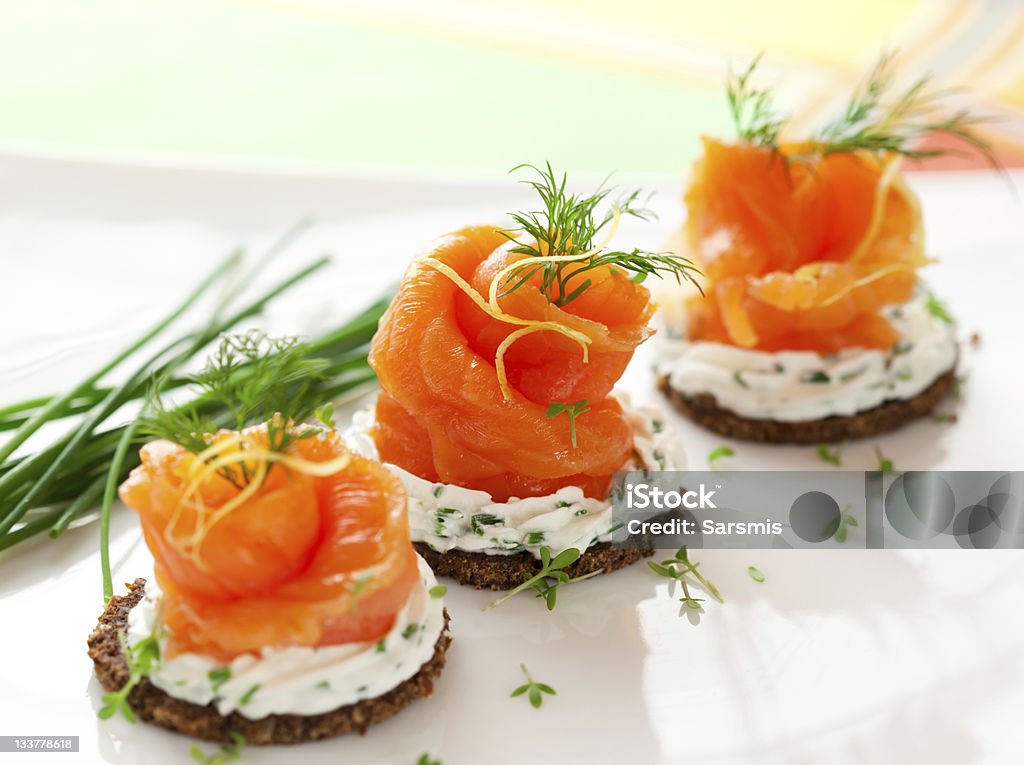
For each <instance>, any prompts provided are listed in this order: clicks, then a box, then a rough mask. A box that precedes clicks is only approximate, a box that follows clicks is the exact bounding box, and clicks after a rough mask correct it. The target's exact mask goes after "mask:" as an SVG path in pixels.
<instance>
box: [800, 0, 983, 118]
mask: <svg viewBox="0 0 1024 765" xmlns="http://www.w3.org/2000/svg"><path fill="white" fill-rule="evenodd" d="M976 12H978V5H977V3H974V2H960V1H958V0H952V1H950V2H934V1H932V2H924V3H919V5H918V8H917V9H916V12H915V13H913V14H912V16H911V17H910V18H908V19H907V20H906V24H905V26H904V29H903V30H902V33H901V34H896V35H892V36H891V37H888V38H886V37H884V36H881V35H877V36H876V37H875V39H874V40H872V41H871V42H870V44H869V45H867V46H866V47H865V48H864V49H863V50H861V51H860V52H859V53H858V54H856V55H855V56H853V57H851V60H850V61H848V62H847V64H846V66H844V67H843V69H842V70H840V71H837V72H836V73H835V74H834V76H833V77H831V78H829V80H828V82H827V83H823V85H822V87H821V88H820V89H819V90H818V91H817V92H816V93H815V94H814V95H813V96H811V97H810V98H809V99H808V100H807V102H806V103H805V105H804V106H803V107H802V108H801V109H799V110H798V111H797V112H795V113H794V114H793V118H792V119H791V121H790V129H791V130H792V131H793V133H794V134H795V135H803V134H806V133H807V132H808V131H809V130H813V129H814V128H815V127H817V126H818V125H820V124H821V123H822V122H823V121H825V120H827V119H828V118H829V117H830V116H831V113H832V112H833V111H834V109H835V107H836V105H837V103H839V102H843V101H845V100H846V98H847V97H848V94H849V93H851V92H852V91H853V89H854V88H855V87H856V86H857V83H859V82H861V81H862V80H863V79H864V76H865V75H866V73H867V72H866V69H867V67H870V66H871V65H872V64H873V63H874V61H875V60H876V59H877V58H878V56H879V54H880V53H881V51H882V50H883V49H889V50H897V51H898V54H899V65H900V69H902V70H904V71H910V72H918V73H920V72H924V71H927V69H928V64H929V62H930V61H932V60H933V59H934V58H935V57H936V56H937V55H939V53H940V52H941V48H942V46H943V44H945V43H946V42H947V41H948V40H949V38H950V36H951V33H952V32H954V31H955V30H956V29H957V28H959V27H961V26H963V25H964V24H965V23H966V22H967V21H968V20H969V17H970V15H971V14H973V13H976Z"/></svg>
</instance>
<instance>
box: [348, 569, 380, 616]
mask: <svg viewBox="0 0 1024 765" xmlns="http://www.w3.org/2000/svg"><path fill="white" fill-rule="evenodd" d="M371 581H373V575H372V574H366V575H364V576H361V577H359V579H357V580H356V581H354V582H349V583H348V584H346V585H345V588H346V589H347V590H348V593H349V595H351V596H352V604H351V605H350V606H349V609H350V611H351V612H352V613H353V614H354V613H356V612H358V611H359V599H360V598H361V597H362V596H363V590H365V589H366V585H368V584H369V583H370V582H371Z"/></svg>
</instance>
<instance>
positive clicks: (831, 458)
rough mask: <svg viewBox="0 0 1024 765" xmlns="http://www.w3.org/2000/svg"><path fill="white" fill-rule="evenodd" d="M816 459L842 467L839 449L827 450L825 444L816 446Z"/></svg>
mask: <svg viewBox="0 0 1024 765" xmlns="http://www.w3.org/2000/svg"><path fill="white" fill-rule="evenodd" d="M818 459H820V460H822V461H823V462H828V463H829V464H831V465H835V466H836V467H839V466H840V465H842V457H841V455H840V453H839V448H838V447H837V448H835V449H829V448H828V446H827V445H826V444H818Z"/></svg>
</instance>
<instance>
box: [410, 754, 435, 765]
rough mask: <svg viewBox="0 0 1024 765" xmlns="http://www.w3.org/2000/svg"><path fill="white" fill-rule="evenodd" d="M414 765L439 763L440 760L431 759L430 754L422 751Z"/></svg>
mask: <svg viewBox="0 0 1024 765" xmlns="http://www.w3.org/2000/svg"><path fill="white" fill-rule="evenodd" d="M416 765H441V761H440V760H434V759H431V757H430V754H428V753H427V752H424V753H423V754H421V755H420V758H419V759H418V760H416Z"/></svg>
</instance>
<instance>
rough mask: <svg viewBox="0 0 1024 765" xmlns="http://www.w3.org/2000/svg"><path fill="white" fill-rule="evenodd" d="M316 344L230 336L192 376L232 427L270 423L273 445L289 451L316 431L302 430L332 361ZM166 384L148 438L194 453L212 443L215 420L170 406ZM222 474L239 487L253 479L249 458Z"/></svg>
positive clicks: (152, 403) (147, 421)
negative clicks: (316, 351)
mask: <svg viewBox="0 0 1024 765" xmlns="http://www.w3.org/2000/svg"><path fill="white" fill-rule="evenodd" d="M312 350H313V349H312V346H311V345H309V344H306V343H300V342H299V340H298V339H297V338H294V337H269V336H268V335H266V334H265V333H263V332H259V331H256V330H253V331H250V332H246V333H244V334H240V335H227V336H225V337H223V338H222V339H221V342H220V345H219V346H218V348H217V350H216V351H215V352H214V353H213V355H212V356H211V357H210V358H209V360H208V361H207V363H206V366H205V367H203V369H202V370H201V371H200V372H198V373H196V374H195V375H192V376H191V377H190V378H188V382H190V383H192V384H194V385H196V386H197V387H198V388H199V390H200V391H201V392H202V396H203V397H204V398H206V399H207V400H209V401H213V402H216V403H218V404H220V405H221V406H222V407H224V408H225V409H226V410H227V411H228V412H230V416H231V422H230V424H231V426H232V427H233V428H234V429H235V430H242V429H243V428H245V427H246V426H247V425H250V424H252V423H254V422H266V424H267V438H268V443H267V449H268V450H269V451H272V452H284V451H286V450H287V449H288V447H289V446H290V445H291V444H292V442H293V441H294V440H295V439H296V438H304V437H309V436H311V435H314V434H315V433H316V432H317V431H316V430H315V429H313V428H311V427H306V428H298V427H297V426H296V425H295V423H299V422H301V421H303V420H305V419H308V418H309V417H311V416H312V415H313V414H314V412H315V411H317V409H318V408H321V407H320V402H321V400H322V398H321V397H322V393H321V392H320V390H319V387H318V385H316V384H317V383H320V382H321V381H322V380H323V379H324V377H325V373H326V370H327V366H328V362H327V360H326V359H323V358H319V357H317V356H315V355H313V353H312ZM161 387H162V386H161V385H154V386H153V388H152V389H151V393H150V396H149V398H148V400H147V411H146V414H145V415H144V416H143V419H142V422H141V424H140V430H141V431H142V432H143V433H144V434H145V435H147V436H151V437H154V438H164V439H167V440H168V441H171V442H173V443H176V444H178V445H179V446H182V447H184V448H185V449H188V450H189V451H191V452H193V453H196V454H198V453H200V452H202V451H203V450H205V449H206V448H207V447H208V446H209V445H210V441H209V436H208V434H210V433H213V432H215V431H216V429H217V428H216V426H215V425H214V423H213V421H212V420H211V419H210V418H209V417H208V416H207V415H205V414H203V413H202V412H201V411H200V410H199V409H195V408H193V409H180V408H170V409H169V408H167V407H166V406H165V405H164V403H163V401H162V399H161V397H160V389H161ZM218 472H219V473H220V475H222V476H223V477H224V478H225V479H227V480H228V481H230V482H231V483H233V484H234V485H235V486H236V487H237V488H239V489H242V488H244V487H245V486H246V485H247V484H248V483H249V481H250V480H252V475H251V468H250V467H249V466H248V464H247V463H246V462H244V461H243V462H240V463H238V464H237V466H235V467H229V466H227V465H225V466H223V467H221V468H219V470H218Z"/></svg>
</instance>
